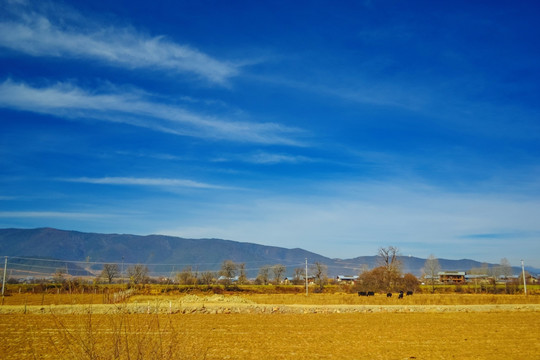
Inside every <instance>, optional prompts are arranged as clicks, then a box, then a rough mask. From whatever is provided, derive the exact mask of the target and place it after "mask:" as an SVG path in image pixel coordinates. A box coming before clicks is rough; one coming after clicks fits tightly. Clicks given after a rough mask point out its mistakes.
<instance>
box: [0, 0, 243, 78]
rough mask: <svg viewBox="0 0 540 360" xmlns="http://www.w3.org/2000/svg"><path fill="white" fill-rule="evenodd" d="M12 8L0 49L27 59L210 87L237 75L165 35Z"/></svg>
mask: <svg viewBox="0 0 540 360" xmlns="http://www.w3.org/2000/svg"><path fill="white" fill-rule="evenodd" d="M30 4H32V6H31V5H29V4H23V6H19V4H11V5H12V6H9V7H8V10H12V11H10V12H8V13H10V15H11V16H10V17H9V18H7V19H3V20H1V21H0V46H2V47H5V48H9V49H12V50H15V51H18V52H22V53H25V54H27V55H30V56H40V57H63V58H79V59H89V60H98V61H101V62H103V63H105V64H107V65H111V66H117V67H125V68H129V69H136V68H146V69H152V70H156V69H159V70H164V71H174V72H177V73H191V74H196V75H198V76H201V77H203V78H205V79H207V80H209V81H211V82H214V83H224V82H226V81H227V79H229V78H231V77H233V76H235V75H237V74H238V70H239V69H238V66H237V65H235V64H233V63H230V62H226V61H221V60H217V59H215V58H213V57H212V56H209V55H207V54H205V53H203V52H201V51H198V50H197V49H194V48H192V47H190V46H187V45H181V44H178V43H175V42H174V41H171V40H168V39H167V38H165V37H164V36H149V35H146V34H143V33H142V32H140V31H137V30H135V29H133V28H132V27H115V26H111V25H110V24H108V23H101V22H99V21H95V22H92V21H91V20H90V19H88V17H86V16H82V15H81V14H78V13H77V12H76V11H74V10H72V9H69V8H65V7H64V8H61V6H60V5H58V4H55V6H54V7H47V6H39V5H37V3H34V2H31V3H30Z"/></svg>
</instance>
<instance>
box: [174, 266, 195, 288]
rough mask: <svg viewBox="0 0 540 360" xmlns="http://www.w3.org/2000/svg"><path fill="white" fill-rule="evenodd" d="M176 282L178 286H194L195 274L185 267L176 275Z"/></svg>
mask: <svg viewBox="0 0 540 360" xmlns="http://www.w3.org/2000/svg"><path fill="white" fill-rule="evenodd" d="M176 281H178V283H179V284H180V285H195V284H196V283H197V274H196V273H194V272H193V269H192V268H191V266H186V267H185V268H184V269H182V271H180V272H178V273H177V274H176Z"/></svg>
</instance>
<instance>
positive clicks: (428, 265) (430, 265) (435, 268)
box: [424, 254, 441, 293]
mask: <svg viewBox="0 0 540 360" xmlns="http://www.w3.org/2000/svg"><path fill="white" fill-rule="evenodd" d="M439 271H441V265H439V260H437V258H436V257H435V255H433V254H431V255H429V257H428V258H427V259H426V262H425V263H424V274H425V275H426V276H427V277H429V280H430V282H431V292H432V293H434V292H435V279H436V277H437V276H438V274H439Z"/></svg>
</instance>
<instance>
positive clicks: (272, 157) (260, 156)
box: [213, 151, 319, 165]
mask: <svg viewBox="0 0 540 360" xmlns="http://www.w3.org/2000/svg"><path fill="white" fill-rule="evenodd" d="M213 161H215V162H228V161H241V162H246V163H251V164H261V165H274V164H299V163H312V162H316V161H319V160H317V159H313V158H310V157H307V156H303V155H289V154H283V153H270V152H266V151H257V152H255V153H252V154H242V155H230V156H222V157H219V158H217V159H214V160H213Z"/></svg>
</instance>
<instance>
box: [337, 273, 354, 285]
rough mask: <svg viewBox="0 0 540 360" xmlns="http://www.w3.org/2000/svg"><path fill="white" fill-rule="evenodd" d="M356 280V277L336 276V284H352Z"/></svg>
mask: <svg viewBox="0 0 540 360" xmlns="http://www.w3.org/2000/svg"><path fill="white" fill-rule="evenodd" d="M357 280H358V275H353V276H351V275H338V276H337V277H336V281H337V282H338V283H350V284H354V283H355V282H356V281H357Z"/></svg>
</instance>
